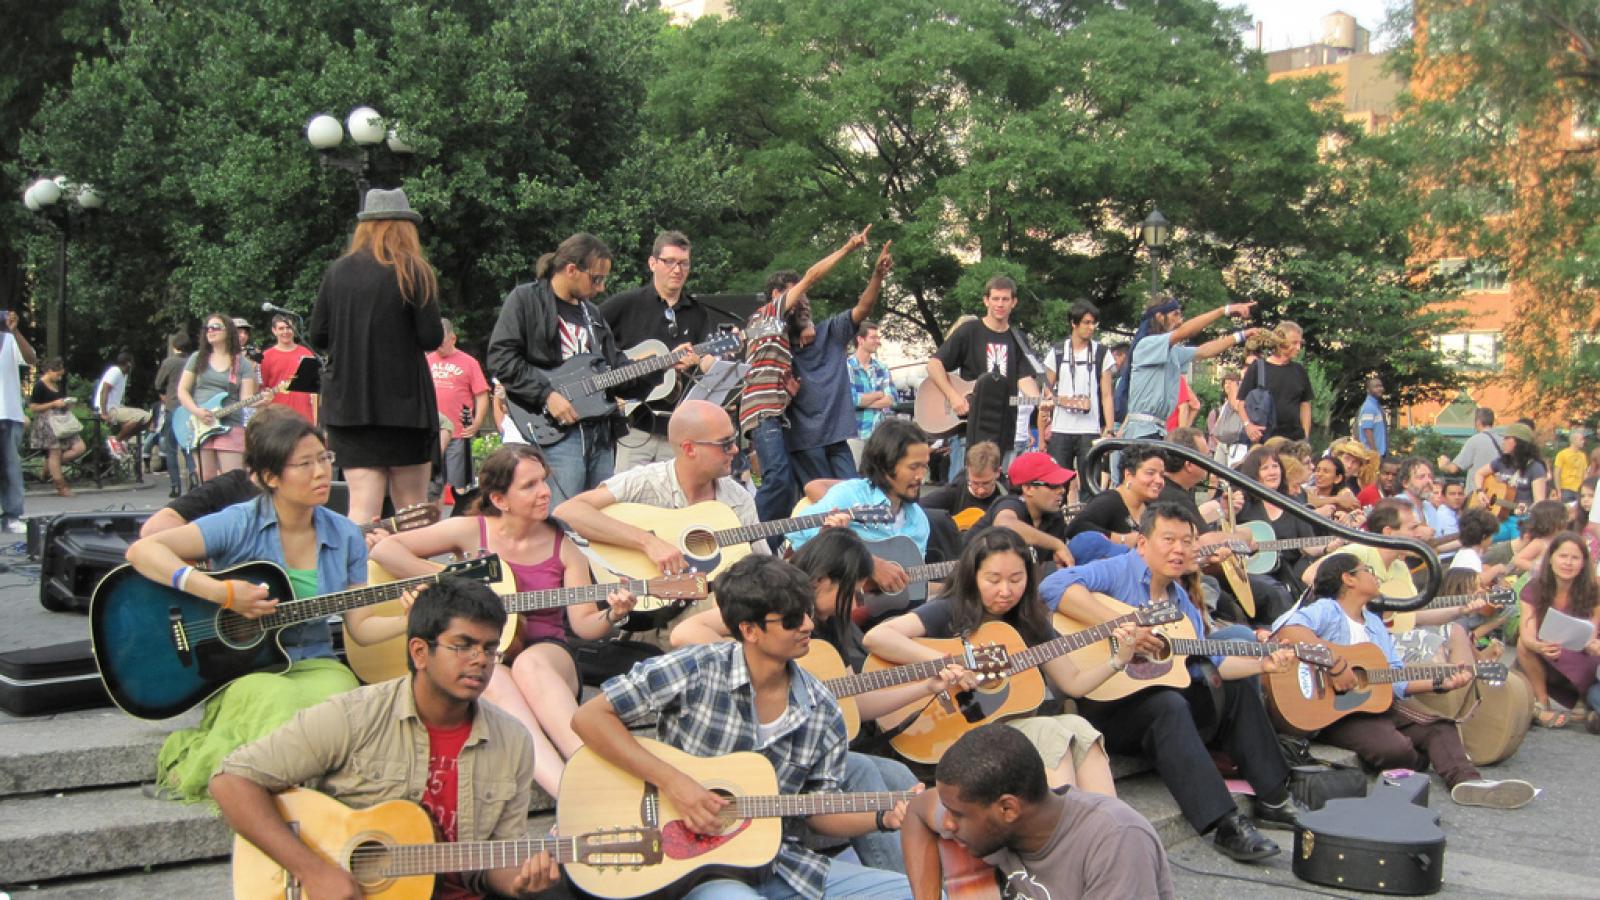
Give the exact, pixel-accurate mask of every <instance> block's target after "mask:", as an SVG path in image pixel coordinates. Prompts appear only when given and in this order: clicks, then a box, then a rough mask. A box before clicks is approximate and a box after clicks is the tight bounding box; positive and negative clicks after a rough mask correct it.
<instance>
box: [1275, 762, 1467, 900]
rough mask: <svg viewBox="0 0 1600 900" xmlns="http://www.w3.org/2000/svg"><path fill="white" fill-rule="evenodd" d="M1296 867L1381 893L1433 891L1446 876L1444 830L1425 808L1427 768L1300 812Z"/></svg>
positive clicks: (1324, 881)
mask: <svg viewBox="0 0 1600 900" xmlns="http://www.w3.org/2000/svg"><path fill="white" fill-rule="evenodd" d="M1293 867H1294V875H1295V877H1296V878H1299V879H1300V880H1301V881H1309V882H1311V883H1312V884H1321V885H1326V886H1328V887H1339V888H1349V889H1351V890H1357V891H1371V892H1373V893H1378V894H1400V895H1404V896H1410V897H1415V896H1420V895H1422V894H1436V893H1438V892H1439V887H1440V885H1441V884H1442V883H1443V881H1444V831H1443V830H1442V829H1441V828H1440V827H1439V814H1438V813H1436V812H1434V811H1433V810H1430V809H1428V776H1426V775H1421V774H1413V775H1409V776H1407V777H1405V778H1399V779H1389V778H1385V779H1383V780H1382V781H1381V782H1379V784H1378V786H1377V787H1376V788H1374V789H1373V791H1372V793H1371V794H1369V795H1367V796H1366V797H1361V798H1352V799H1344V800H1329V801H1328V804H1327V805H1326V806H1324V807H1323V808H1322V809H1319V810H1317V811H1315V812H1309V813H1306V814H1305V815H1302V816H1301V817H1300V828H1298V829H1296V830H1295V833H1294V860H1293Z"/></svg>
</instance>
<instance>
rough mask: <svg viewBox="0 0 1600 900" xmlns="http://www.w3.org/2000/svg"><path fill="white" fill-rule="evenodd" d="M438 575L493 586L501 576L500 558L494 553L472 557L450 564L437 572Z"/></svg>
mask: <svg viewBox="0 0 1600 900" xmlns="http://www.w3.org/2000/svg"><path fill="white" fill-rule="evenodd" d="M439 574H440V575H454V576H456V577H457V578H470V579H472V580H473V581H481V582H483V583H484V584H494V583H495V582H496V581H499V580H500V579H501V578H502V577H503V576H502V574H501V570H500V556H499V554H496V553H486V554H484V555H483V556H474V557H473V558H471V559H463V560H462V561H460V562H455V563H451V564H450V565H448V566H445V567H444V569H443V570H442V571H441V572H439Z"/></svg>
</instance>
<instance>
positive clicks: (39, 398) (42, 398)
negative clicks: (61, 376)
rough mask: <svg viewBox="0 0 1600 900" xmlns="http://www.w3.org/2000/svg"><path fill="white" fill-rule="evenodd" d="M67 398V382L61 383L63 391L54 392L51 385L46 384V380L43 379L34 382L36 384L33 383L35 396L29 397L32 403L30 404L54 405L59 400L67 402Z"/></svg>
mask: <svg viewBox="0 0 1600 900" xmlns="http://www.w3.org/2000/svg"><path fill="white" fill-rule="evenodd" d="M66 398H67V385H66V382H62V383H61V390H59V391H54V390H51V389H50V385H48V384H45V383H44V379H43V378H40V379H37V380H36V381H34V383H33V394H32V395H30V396H29V397H28V402H30V403H54V402H56V401H57V400H65V399H66Z"/></svg>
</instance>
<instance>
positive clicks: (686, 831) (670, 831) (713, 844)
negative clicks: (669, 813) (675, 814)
mask: <svg viewBox="0 0 1600 900" xmlns="http://www.w3.org/2000/svg"><path fill="white" fill-rule="evenodd" d="M749 827H750V820H749V819H740V820H739V824H738V825H737V826H735V827H734V828H733V829H732V830H730V831H725V832H723V833H722V834H700V833H698V832H696V831H695V830H694V829H692V828H690V827H689V826H688V825H685V824H684V822H683V820H682V819H673V820H672V821H671V822H668V823H667V824H665V825H663V826H662V827H661V851H662V852H663V853H665V854H666V857H667V859H694V858H695V857H698V856H704V855H706V854H707V853H710V852H711V851H713V850H715V849H717V848H718V847H721V846H722V845H723V844H726V843H727V842H729V841H731V840H733V839H734V838H736V837H738V836H739V834H740V833H741V832H743V831H744V830H745V829H746V828H749Z"/></svg>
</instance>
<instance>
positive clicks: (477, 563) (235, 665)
mask: <svg viewBox="0 0 1600 900" xmlns="http://www.w3.org/2000/svg"><path fill="white" fill-rule="evenodd" d="M500 568H501V567H500V557H498V556H494V555H489V556H482V557H478V558H475V559H469V560H465V561H463V562H459V563H456V564H454V565H452V566H449V567H448V568H446V569H444V570H442V571H440V572H436V573H434V574H431V575H423V576H420V577H417V578H406V579H402V580H400V581H393V582H390V583H388V584H383V585H377V586H373V587H363V588H355V589H353V590H348V591H338V592H336V593H332V594H323V595H321V596H317V597H306V598H303V599H300V600H296V599H295V598H294V592H293V591H292V590H291V589H290V586H289V576H288V574H287V573H285V572H284V571H283V569H281V568H279V567H278V566H277V565H275V564H273V563H269V562H249V563H243V564H241V565H237V566H234V567H232V568H230V569H223V570H221V571H218V572H212V573H209V574H210V575H211V576H212V577H213V578H219V579H224V580H227V579H236V580H239V581H248V582H251V583H253V584H260V585H262V586H263V587H265V588H266V589H267V594H268V595H269V596H271V597H272V598H273V599H275V600H277V601H278V608H277V609H276V610H275V611H273V612H272V613H270V614H268V615H265V616H262V617H261V618H259V619H249V618H246V617H244V616H241V615H239V614H238V613H235V612H231V611H229V610H225V609H223V608H221V607H219V606H217V605H216V604H215V603H209V602H207V601H205V600H201V599H200V598H198V597H195V596H193V595H191V594H187V593H184V592H183V591H180V590H177V589H176V588H172V587H168V586H167V585H164V584H157V583H156V582H154V581H151V580H150V579H148V578H145V577H144V576H143V575H140V574H139V573H138V572H137V571H135V570H134V568H133V566H131V565H123V566H118V567H117V568H116V569H113V570H112V571H111V572H110V573H109V574H108V575H106V577H105V578H103V579H101V581H100V584H99V585H97V586H96V587H95V589H94V597H93V598H92V599H91V600H90V603H89V635H90V639H91V646H92V648H93V650H94V661H95V665H97V666H99V668H100V677H101V679H102V680H104V681H105V685H106V693H108V694H110V695H111V699H112V700H113V701H114V702H115V703H116V704H117V706H118V707H120V708H121V709H122V711H123V712H126V713H127V714H129V715H131V716H136V717H138V718H141V719H166V718H170V717H172V716H175V715H177V714H178V713H181V712H183V711H184V710H186V709H188V708H190V707H192V706H194V705H195V704H197V703H199V702H201V701H202V700H205V699H206V698H207V697H210V696H211V695H212V694H215V693H216V692H217V691H220V690H222V689H223V688H225V687H227V686H228V683H229V682H231V681H233V680H234V679H235V678H238V677H240V676H242V675H249V674H251V673H254V672H283V671H286V670H287V669H288V668H289V657H288V655H287V654H286V653H284V651H283V646H282V643H281V632H282V631H283V629H285V628H288V627H289V626H291V625H299V624H301V623H304V622H311V621H315V620H317V619H323V618H327V617H328V616H332V615H337V614H339V613H342V612H346V611H349V610H352V609H360V608H362V607H364V606H372V605H374V604H377V603H382V602H383V601H385V600H393V599H395V598H396V597H399V596H400V595H401V594H402V593H404V592H405V591H406V590H407V589H410V588H414V587H420V586H422V585H425V584H431V583H433V582H436V581H438V580H439V578H440V576H443V575H456V576H460V577H464V578H471V579H473V580H475V581H482V582H485V583H492V582H495V581H499V580H500Z"/></svg>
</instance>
